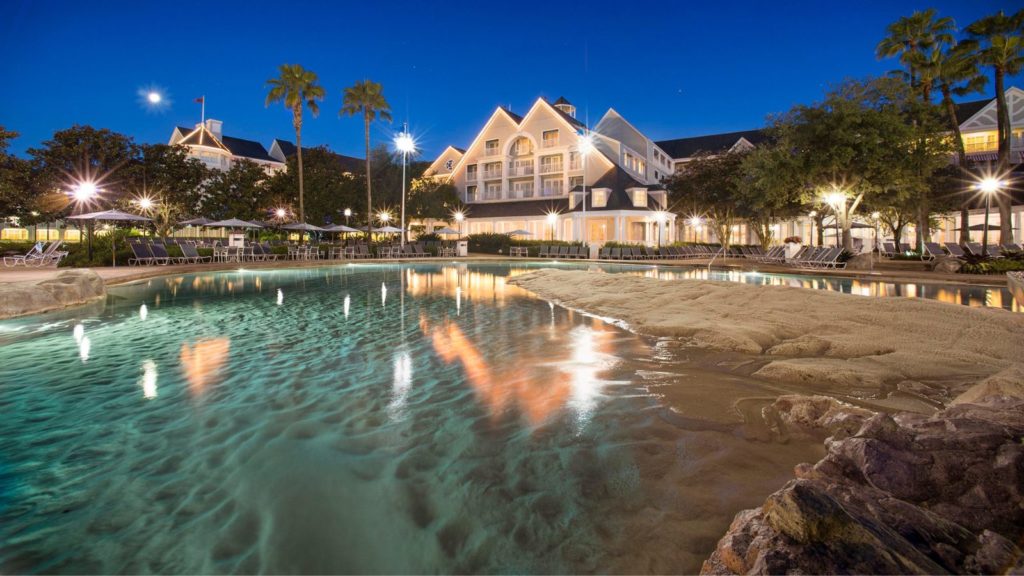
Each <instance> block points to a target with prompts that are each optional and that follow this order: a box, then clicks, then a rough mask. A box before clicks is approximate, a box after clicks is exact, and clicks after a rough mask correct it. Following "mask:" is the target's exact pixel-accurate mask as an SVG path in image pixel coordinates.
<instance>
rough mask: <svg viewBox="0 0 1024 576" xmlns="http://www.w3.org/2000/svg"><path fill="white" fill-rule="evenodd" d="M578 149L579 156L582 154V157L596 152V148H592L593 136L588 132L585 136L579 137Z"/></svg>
mask: <svg viewBox="0 0 1024 576" xmlns="http://www.w3.org/2000/svg"><path fill="white" fill-rule="evenodd" d="M578 148H579V151H580V154H582V155H583V156H586V155H588V154H590V153H592V152H593V151H594V150H596V147H595V146H594V135H593V134H591V133H590V132H587V133H586V134H584V135H582V136H580V142H579V145H578Z"/></svg>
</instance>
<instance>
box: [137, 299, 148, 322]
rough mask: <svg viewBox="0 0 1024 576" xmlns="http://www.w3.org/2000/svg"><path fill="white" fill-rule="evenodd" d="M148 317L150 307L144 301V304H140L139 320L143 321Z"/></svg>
mask: <svg viewBox="0 0 1024 576" xmlns="http://www.w3.org/2000/svg"><path fill="white" fill-rule="evenodd" d="M148 317H149V308H147V307H146V304H145V303H143V304H142V305H140V306H139V320H142V321H143V322H145V320H146V318H148Z"/></svg>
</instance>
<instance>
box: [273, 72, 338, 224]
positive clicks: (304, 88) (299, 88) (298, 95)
mask: <svg viewBox="0 0 1024 576" xmlns="http://www.w3.org/2000/svg"><path fill="white" fill-rule="evenodd" d="M278 70H279V71H280V75H279V76H278V77H277V78H271V79H270V80H267V87H268V88H270V92H268V93H267V100H266V102H265V105H266V106H270V105H271V104H272V103H274V102H282V103H284V107H285V108H287V109H289V110H291V111H292V126H294V127H295V154H296V156H297V158H296V160H297V163H298V168H299V221H300V222H305V221H306V205H305V190H304V188H303V184H302V109H303V108H309V111H310V113H312V114H313V117H314V118H315V117H316V116H317V114H319V113H320V105H319V104H317V103H316V102H317V100H323V99H324V94H325V92H324V88H323V86H320V85H319V84H317V76H316V73H315V72H313V71H311V70H306V69H305V68H303V67H302V66H301V65H299V64H281V66H280V67H279V68H278Z"/></svg>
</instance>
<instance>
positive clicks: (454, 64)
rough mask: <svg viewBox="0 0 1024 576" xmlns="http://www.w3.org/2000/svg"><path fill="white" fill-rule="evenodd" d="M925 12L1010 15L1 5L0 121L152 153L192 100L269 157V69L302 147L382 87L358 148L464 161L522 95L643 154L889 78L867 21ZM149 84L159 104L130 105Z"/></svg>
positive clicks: (19, 146)
mask: <svg viewBox="0 0 1024 576" xmlns="http://www.w3.org/2000/svg"><path fill="white" fill-rule="evenodd" d="M929 6H934V7H936V8H938V9H939V11H940V14H941V15H949V16H952V17H954V18H955V19H956V20H957V22H958V24H961V25H966V24H968V23H970V22H971V21H973V20H974V19H976V18H977V17H979V16H982V15H985V14H987V13H991V12H995V11H997V10H999V9H1000V8H1002V9H1004V10H1006V11H1012V10H1014V9H1015V8H1017V7H1018V6H1019V5H1018V4H1017V3H1016V2H1009V1H1006V2H1003V1H995V0H992V1H989V0H972V1H960V2H952V1H935V2H903V1H869V2H838V1H835V2H827V1H825V0H819V1H816V2H786V1H783V2H771V3H769V2H736V1H734V2H692V1H688V2H675V1H671V0H665V1H662V2H657V3H644V2H623V1H621V0H620V1H616V2H587V3H579V4H574V3H572V2H558V1H550V0H549V1H545V2H539V3H531V2H500V3H495V2H474V3H462V2H443V3H440V2H439V3H435V2H430V1H418V2H408V3H403V2H379V1H367V2H359V3H351V2H323V3H302V2H294V3H291V2H286V1H281V0H278V1H275V2H259V1H250V2H238V3H232V2H212V1H211V2H191V1H171V2H143V1H138V0H134V1H130V2H120V1H117V2H115V1H103V2H79V1H74V2H72V1H66V2H52V1H32V0H3V3H2V11H0V13H2V16H0V54H2V57H0V78H2V89H0V125H3V126H6V127H7V128H9V129H13V130H16V131H18V132H20V133H21V135H22V136H21V137H20V138H19V139H18V140H16V141H15V142H14V151H15V152H16V153H19V154H20V153H23V152H24V150H25V149H26V148H28V147H30V146H36V145H38V144H39V142H40V141H42V140H44V139H46V138H48V137H49V136H50V135H51V134H52V133H53V131H54V130H58V129H61V128H65V127H68V126H70V125H72V124H74V123H80V124H91V125H93V126H96V127H105V128H110V129H112V130H115V131H119V132H124V133H126V134H129V135H131V136H133V137H134V138H135V139H136V140H137V141H140V142H166V141H167V139H168V138H169V136H170V133H171V130H172V129H173V127H174V126H175V125H183V126H192V125H193V124H194V123H196V122H198V121H199V114H200V110H199V105H198V104H195V103H194V99H195V98H196V97H198V96H201V95H205V96H206V99H207V109H206V110H207V117H208V118H211V117H212V118H217V119H220V120H223V121H224V132H225V134H228V135H231V136H237V137H241V138H250V139H254V140H258V141H260V142H262V143H263V144H264V146H267V147H269V146H270V141H271V140H272V139H273V138H275V137H279V138H285V139H289V140H292V139H294V133H293V131H292V127H291V118H290V113H289V112H287V111H286V110H285V109H284V108H283V107H282V106H280V105H274V106H272V107H271V108H269V109H268V108H266V107H264V97H265V94H266V89H265V86H264V83H265V81H266V79H267V78H270V77H271V76H273V75H275V73H276V67H277V65H278V64H281V63H285V62H287V63H300V64H302V65H304V66H306V67H307V68H310V69H312V70H313V71H315V72H317V73H318V74H319V76H320V79H321V83H322V85H323V86H324V87H325V88H326V89H327V99H326V101H324V102H323V103H322V104H321V113H320V116H319V117H318V118H315V119H313V118H309V117H308V116H307V119H306V124H305V128H304V131H303V136H304V138H303V139H304V141H305V143H307V144H308V145H319V144H327V145H329V146H330V147H331V148H333V149H334V150H336V151H338V152H341V153H345V154H351V155H357V156H362V154H363V150H362V148H363V144H362V138H363V132H362V122H361V120H360V119H355V118H339V117H338V109H339V108H340V106H341V93H342V88H343V87H345V86H348V85H351V84H352V83H353V82H354V81H356V80H359V79H362V78H370V79H373V80H375V81H377V82H381V83H382V84H383V85H384V94H385V96H386V97H387V98H388V100H389V101H390V102H391V105H392V108H393V112H394V116H395V120H396V122H395V124H393V125H391V126H388V125H380V126H377V127H375V128H374V130H373V138H374V140H375V141H383V140H385V139H388V138H389V135H390V134H391V133H392V132H393V131H394V130H396V129H398V128H400V126H401V124H400V122H401V121H405V120H407V121H408V122H409V124H410V127H411V129H412V130H413V132H414V133H415V134H416V135H417V137H418V140H419V145H420V148H421V149H422V150H423V156H424V157H425V158H427V159H432V158H433V157H434V156H435V155H436V154H437V153H439V152H440V151H441V150H442V149H443V148H444V147H445V146H446V145H448V144H454V145H456V146H465V145H467V144H468V143H469V141H470V140H471V139H472V137H473V136H474V135H475V134H476V132H477V131H478V130H479V129H480V128H481V127H482V125H483V123H484V122H485V121H486V120H487V118H488V116H489V115H490V114H491V112H492V111H493V110H494V108H495V106H497V105H499V104H501V105H508V106H511V107H512V109H513V111H515V112H519V113H525V112H526V110H527V108H528V107H529V106H530V105H531V104H532V103H533V101H534V100H535V99H536V98H537V97H538V96H545V97H548V98H550V99H552V100H554V99H555V98H557V97H559V96H562V95H564V96H565V97H566V98H568V99H569V100H570V101H572V102H573V103H574V104H576V105H577V107H578V108H579V112H578V114H579V116H580V118H581V119H584V118H585V117H588V116H589V120H590V122H591V124H594V123H596V122H597V120H598V119H599V118H600V116H601V115H602V114H603V113H604V111H605V110H607V108H608V107H614V108H615V109H616V110H618V111H619V112H620V113H621V114H623V115H624V116H625V117H626V118H627V119H628V120H629V121H630V122H632V123H633V124H634V125H635V126H637V127H638V128H640V129H641V130H642V131H644V132H645V133H646V134H648V135H649V136H650V137H652V138H654V139H655V140H658V139H666V138H679V137H685V136H695V135H700V134H706V133H713V132H724V131H731V130H743V129H749V128H755V127H759V126H762V125H763V124H764V121H765V117H766V115H768V114H771V113H776V112H782V111H785V110H786V109H788V108H789V107H790V106H792V105H793V104H795V103H802V102H812V101H814V100H816V99H818V98H820V96H821V94H822V90H823V89H824V88H826V87H827V86H828V85H829V84H831V83H835V82H838V81H841V80H842V79H844V78H847V77H863V76H867V75H877V74H882V73H884V72H886V71H887V70H890V69H893V68H895V67H897V65H898V64H897V63H896V62H895V61H894V60H889V61H881V62H879V61H877V60H876V59H875V57H874V47H875V45H876V43H877V42H878V40H879V39H880V38H881V37H882V36H883V34H884V30H885V26H886V24H888V23H889V22H891V21H892V20H894V19H896V18H897V17H899V16H901V15H908V14H910V13H911V12H912V11H913V10H914V9H922V8H926V7H929ZM1021 80H1022V79H1021V78H1020V77H1017V78H1011V79H1010V82H1009V83H1010V84H1016V85H1019V86H1024V82H1022V81H1021ZM149 87H156V88H160V89H162V90H163V91H165V92H166V95H167V97H168V99H169V100H170V105H169V106H166V107H165V108H164V109H163V110H160V111H154V110H149V109H147V108H146V107H145V106H144V105H142V103H141V102H140V97H139V94H138V92H139V90H141V89H146V88H149ZM991 92H992V85H991V83H990V84H989V86H988V87H987V88H986V94H985V95H984V96H990V95H991ZM981 97H983V96H972V97H970V98H969V99H977V98H981Z"/></svg>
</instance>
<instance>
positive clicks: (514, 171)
mask: <svg viewBox="0 0 1024 576" xmlns="http://www.w3.org/2000/svg"><path fill="white" fill-rule="evenodd" d="M521 176H533V166H532V165H527V166H509V167H508V177H509V178H519V177H521Z"/></svg>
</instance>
